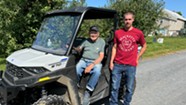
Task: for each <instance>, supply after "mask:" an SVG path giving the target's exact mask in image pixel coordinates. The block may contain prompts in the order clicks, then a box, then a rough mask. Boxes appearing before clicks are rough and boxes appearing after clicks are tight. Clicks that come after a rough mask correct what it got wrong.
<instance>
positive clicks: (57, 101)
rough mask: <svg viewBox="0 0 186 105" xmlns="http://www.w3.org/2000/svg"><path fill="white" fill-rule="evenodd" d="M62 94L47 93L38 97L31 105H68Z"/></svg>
mask: <svg viewBox="0 0 186 105" xmlns="http://www.w3.org/2000/svg"><path fill="white" fill-rule="evenodd" d="M63 97H64V96H58V95H48V96H44V97H42V98H40V99H39V100H38V101H36V102H35V103H34V104H33V105H69V104H68V103H67V102H65V101H64V100H63Z"/></svg>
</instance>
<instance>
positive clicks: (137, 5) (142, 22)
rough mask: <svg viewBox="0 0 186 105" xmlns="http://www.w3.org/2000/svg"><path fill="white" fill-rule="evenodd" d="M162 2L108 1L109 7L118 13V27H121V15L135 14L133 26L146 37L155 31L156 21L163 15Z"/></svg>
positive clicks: (138, 0) (161, 0) (159, 0)
mask: <svg viewBox="0 0 186 105" xmlns="http://www.w3.org/2000/svg"><path fill="white" fill-rule="evenodd" d="M163 7H164V2H163V0H110V7H109V8H112V9H115V10H117V11H118V13H119V27H122V26H123V13H124V12H125V11H133V12H134V13H135V22H134V26H135V27H137V28H139V29H141V30H142V31H143V32H144V34H145V35H146V36H147V35H148V34H149V33H150V32H152V31H154V30H156V29H157V28H158V26H157V24H156V23H157V20H158V19H159V18H160V17H161V16H162V15H163V14H162V10H163Z"/></svg>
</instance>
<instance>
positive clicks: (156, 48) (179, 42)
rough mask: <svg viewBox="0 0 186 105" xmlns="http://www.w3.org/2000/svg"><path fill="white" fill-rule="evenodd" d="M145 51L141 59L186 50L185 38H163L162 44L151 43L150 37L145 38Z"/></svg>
mask: <svg viewBox="0 0 186 105" xmlns="http://www.w3.org/2000/svg"><path fill="white" fill-rule="evenodd" d="M146 41H147V50H146V52H145V54H144V55H143V58H149V57H157V56H160V55H164V54H168V53H174V52H176V51H180V50H184V49H186V37H164V42H163V43H162V44H160V43H155V42H153V38H152V37H146Z"/></svg>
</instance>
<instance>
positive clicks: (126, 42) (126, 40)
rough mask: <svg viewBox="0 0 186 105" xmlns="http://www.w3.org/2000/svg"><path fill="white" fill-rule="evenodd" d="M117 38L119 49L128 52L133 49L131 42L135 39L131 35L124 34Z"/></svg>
mask: <svg viewBox="0 0 186 105" xmlns="http://www.w3.org/2000/svg"><path fill="white" fill-rule="evenodd" d="M119 40H120V42H121V43H120V44H119V47H120V49H121V50H123V51H125V52H129V51H131V50H133V49H134V44H133V43H134V42H135V39H134V37H133V36H132V35H124V36H122V37H121V38H120V39H119Z"/></svg>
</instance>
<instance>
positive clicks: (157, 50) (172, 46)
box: [0, 37, 186, 70]
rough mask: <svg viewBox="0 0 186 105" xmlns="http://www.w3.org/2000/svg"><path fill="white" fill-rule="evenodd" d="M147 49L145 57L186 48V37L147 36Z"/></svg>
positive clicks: (1, 66)
mask: <svg viewBox="0 0 186 105" xmlns="http://www.w3.org/2000/svg"><path fill="white" fill-rule="evenodd" d="M146 41H147V50H146V52H145V54H144V55H143V58H152V57H158V56H161V55H165V54H168V53H174V52H176V51H180V50H184V49H185V50H186V37H164V43H162V44H160V43H155V42H153V37H146ZM4 69H5V57H4V56H3V55H1V56H0V70H4Z"/></svg>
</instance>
